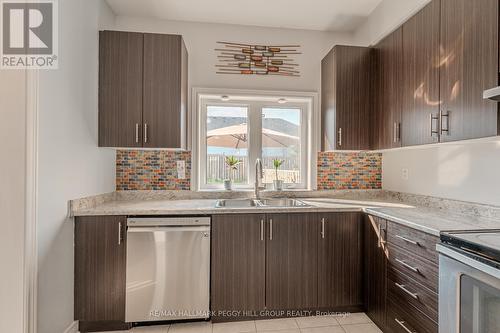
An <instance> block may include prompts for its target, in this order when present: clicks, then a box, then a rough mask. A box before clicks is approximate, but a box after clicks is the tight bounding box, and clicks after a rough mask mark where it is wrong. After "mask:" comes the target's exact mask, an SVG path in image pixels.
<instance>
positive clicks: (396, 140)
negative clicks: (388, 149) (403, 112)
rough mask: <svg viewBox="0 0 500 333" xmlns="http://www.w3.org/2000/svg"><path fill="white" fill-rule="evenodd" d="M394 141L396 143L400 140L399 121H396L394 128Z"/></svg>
mask: <svg viewBox="0 0 500 333" xmlns="http://www.w3.org/2000/svg"><path fill="white" fill-rule="evenodd" d="M392 136H393V141H394V143H396V142H398V123H396V122H394V128H393V134H392Z"/></svg>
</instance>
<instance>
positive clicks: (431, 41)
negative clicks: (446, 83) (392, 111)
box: [401, 0, 440, 146]
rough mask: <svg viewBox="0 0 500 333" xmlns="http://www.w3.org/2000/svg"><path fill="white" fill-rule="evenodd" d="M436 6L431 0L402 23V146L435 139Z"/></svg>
mask: <svg viewBox="0 0 500 333" xmlns="http://www.w3.org/2000/svg"><path fill="white" fill-rule="evenodd" d="M439 7H440V3H439V0H433V1H432V2H431V3H429V4H428V5H427V6H425V7H424V8H423V9H422V10H421V11H420V12H418V13H417V14H416V15H415V16H413V17H412V18H410V19H409V20H408V21H407V22H406V23H405V24H404V25H403V123H402V133H401V134H402V137H403V146H411V145H419V144H427V143H434V142H438V140H439V135H438V132H439V121H438V118H439V110H440V97H439V63H440V57H439ZM431 117H432V118H431Z"/></svg>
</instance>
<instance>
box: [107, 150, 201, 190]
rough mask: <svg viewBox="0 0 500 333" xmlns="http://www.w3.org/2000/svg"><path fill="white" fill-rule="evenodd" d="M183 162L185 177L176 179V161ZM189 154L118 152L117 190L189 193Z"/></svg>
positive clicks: (179, 152)
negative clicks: (187, 191) (185, 191)
mask: <svg viewBox="0 0 500 333" xmlns="http://www.w3.org/2000/svg"><path fill="white" fill-rule="evenodd" d="M180 160H183V161H186V177H185V179H178V177H177V161H180ZM190 187H191V152H186V151H166V150H117V151H116V190H117V191H130V190H189V189H190Z"/></svg>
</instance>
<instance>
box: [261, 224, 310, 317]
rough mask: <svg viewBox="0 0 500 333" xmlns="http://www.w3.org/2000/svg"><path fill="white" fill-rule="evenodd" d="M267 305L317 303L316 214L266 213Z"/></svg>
mask: <svg viewBox="0 0 500 333" xmlns="http://www.w3.org/2000/svg"><path fill="white" fill-rule="evenodd" d="M267 222H268V223H267V229H268V230H267V261H266V267H267V268H266V307H267V309H270V310H299V309H311V308H316V307H317V305H318V262H317V260H318V233H319V221H318V217H317V215H316V214H271V215H267Z"/></svg>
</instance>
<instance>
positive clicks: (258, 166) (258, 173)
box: [254, 158, 264, 200]
mask: <svg viewBox="0 0 500 333" xmlns="http://www.w3.org/2000/svg"><path fill="white" fill-rule="evenodd" d="M262 178H264V173H263V171H262V161H261V159H260V158H258V159H256V160H255V185H254V191H255V199H257V200H258V199H260V193H259V191H260V190H262V189H264V187H263V186H262V185H261V182H262Z"/></svg>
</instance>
